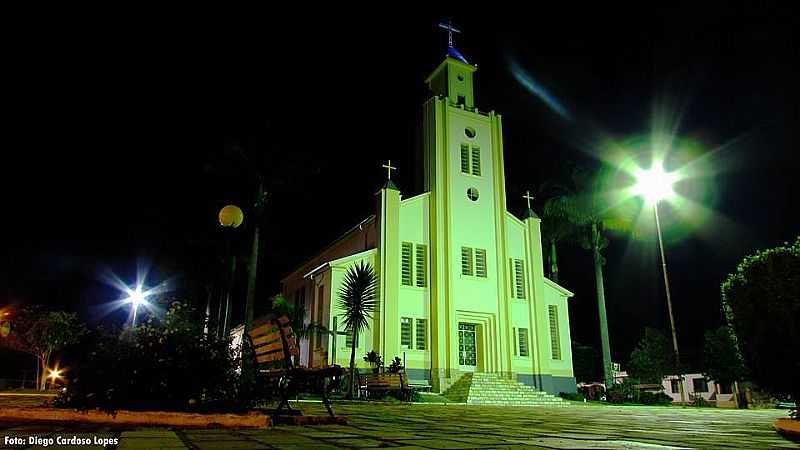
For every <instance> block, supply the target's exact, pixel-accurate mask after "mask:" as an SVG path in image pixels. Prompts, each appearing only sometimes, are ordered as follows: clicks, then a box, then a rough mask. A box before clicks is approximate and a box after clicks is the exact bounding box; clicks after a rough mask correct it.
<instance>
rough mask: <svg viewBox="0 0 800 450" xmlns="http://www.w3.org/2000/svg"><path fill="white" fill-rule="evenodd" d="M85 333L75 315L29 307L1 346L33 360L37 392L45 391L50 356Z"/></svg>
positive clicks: (22, 313) (19, 315)
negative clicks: (37, 372)
mask: <svg viewBox="0 0 800 450" xmlns="http://www.w3.org/2000/svg"><path fill="white" fill-rule="evenodd" d="M85 333H86V328H85V327H84V326H83V324H82V323H81V322H80V321H79V320H78V316H77V315H75V314H71V313H67V312H64V311H48V310H46V309H44V308H42V307H40V306H29V307H26V308H22V309H21V310H20V311H19V313H18V314H17V315H16V316H15V318H14V327H13V331H12V332H11V334H10V335H9V336H8V338H7V339H4V340H3V343H4V344H5V345H6V346H8V347H11V348H13V349H15V350H19V351H22V352H25V353H28V354H30V355H33V356H34V357H36V359H37V361H38V363H39V366H38V367H39V389H40V390H45V388H46V387H47V376H48V375H49V374H48V373H47V371H48V369H49V368H50V360H51V358H52V356H53V354H54V353H57V352H59V351H61V350H63V349H64V348H66V347H68V346H70V345H73V344H76V343H78V341H79V340H80V339H81V336H83V335H84V334H85Z"/></svg>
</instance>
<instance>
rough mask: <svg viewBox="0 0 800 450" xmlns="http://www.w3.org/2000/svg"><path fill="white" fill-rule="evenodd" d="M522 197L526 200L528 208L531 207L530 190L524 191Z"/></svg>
mask: <svg viewBox="0 0 800 450" xmlns="http://www.w3.org/2000/svg"><path fill="white" fill-rule="evenodd" d="M522 198H524V199H525V200H527V201H528V209H531V200H533V196H532V195H531V191H525V195H523V196H522Z"/></svg>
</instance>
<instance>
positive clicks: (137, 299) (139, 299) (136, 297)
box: [125, 286, 147, 327]
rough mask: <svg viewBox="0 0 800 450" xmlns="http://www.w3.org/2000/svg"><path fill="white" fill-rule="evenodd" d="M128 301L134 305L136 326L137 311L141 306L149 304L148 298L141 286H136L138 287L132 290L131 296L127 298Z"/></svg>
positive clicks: (134, 324) (134, 322) (134, 323)
mask: <svg viewBox="0 0 800 450" xmlns="http://www.w3.org/2000/svg"><path fill="white" fill-rule="evenodd" d="M125 301H126V302H128V303H130V304H131V305H132V307H133V326H134V327H135V326H136V313H137V312H138V310H139V306H141V305H147V299H146V298H145V294H144V293H143V292H142V287H141V286H136V289H135V290H133V291H130V293H129V297H128V298H127V299H126V300H125Z"/></svg>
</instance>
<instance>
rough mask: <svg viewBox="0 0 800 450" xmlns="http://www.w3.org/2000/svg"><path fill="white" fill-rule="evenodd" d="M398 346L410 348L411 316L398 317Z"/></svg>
mask: <svg viewBox="0 0 800 450" xmlns="http://www.w3.org/2000/svg"><path fill="white" fill-rule="evenodd" d="M400 347H401V348H405V349H410V348H411V318H409V317H403V318H401V319H400Z"/></svg>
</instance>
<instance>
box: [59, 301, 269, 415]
mask: <svg viewBox="0 0 800 450" xmlns="http://www.w3.org/2000/svg"><path fill="white" fill-rule="evenodd" d="M83 350H84V352H83V355H85V356H83V357H82V359H81V360H80V361H78V362H77V364H76V366H77V368H76V369H74V370H71V371H70V372H69V373H68V374H67V375H68V377H69V378H68V380H67V381H68V382H67V389H66V390H65V392H63V393H62V394H61V395H60V396H59V397H58V398H57V399H56V401H55V402H54V404H55V405H56V406H60V407H69V408H77V409H94V408H99V409H102V410H105V411H109V412H113V411H116V410H117V409H132V410H171V411H197V412H201V411H222V410H224V411H232V410H233V411H238V410H245V409H247V408H249V407H251V406H252V401H253V400H252V399H253V398H255V397H256V396H255V395H254V387H255V383H254V381H253V378H252V377H245V376H242V375H240V373H241V372H242V370H241V369H242V367H241V366H240V361H241V360H242V359H241V356H242V355H237V354H234V352H233V351H232V350H231V348H230V342H229V340H228V339H220V338H217V337H216V336H214V335H213V334H209V335H206V334H204V333H203V317H202V316H201V315H199V314H198V313H197V312H196V311H195V310H193V309H190V308H189V307H187V306H186V305H185V304H183V303H179V302H174V303H172V304H171V305H170V306H169V309H168V310H167V311H166V313H165V315H164V316H163V319H161V320H158V319H156V318H155V317H154V316H152V315H151V316H150V317H149V318H148V319H147V321H146V322H144V323H143V324H142V325H139V326H137V327H135V328H126V329H124V330H122V331H119V330H116V331H114V330H112V331H109V330H105V329H98V330H95V331H94V332H93V333H92V335H91V337H90V339H87V340H86V342H85V344H84V349H83ZM243 352H245V353H246V355H244V356H245V357H244V360H245V361H250V360H251V359H252V357H248V356H249V355H251V353H250V352H251V350H250V349H249V347H248V348H244V349H243ZM244 372H245V373H250V371H249V370H245V371H244Z"/></svg>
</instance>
